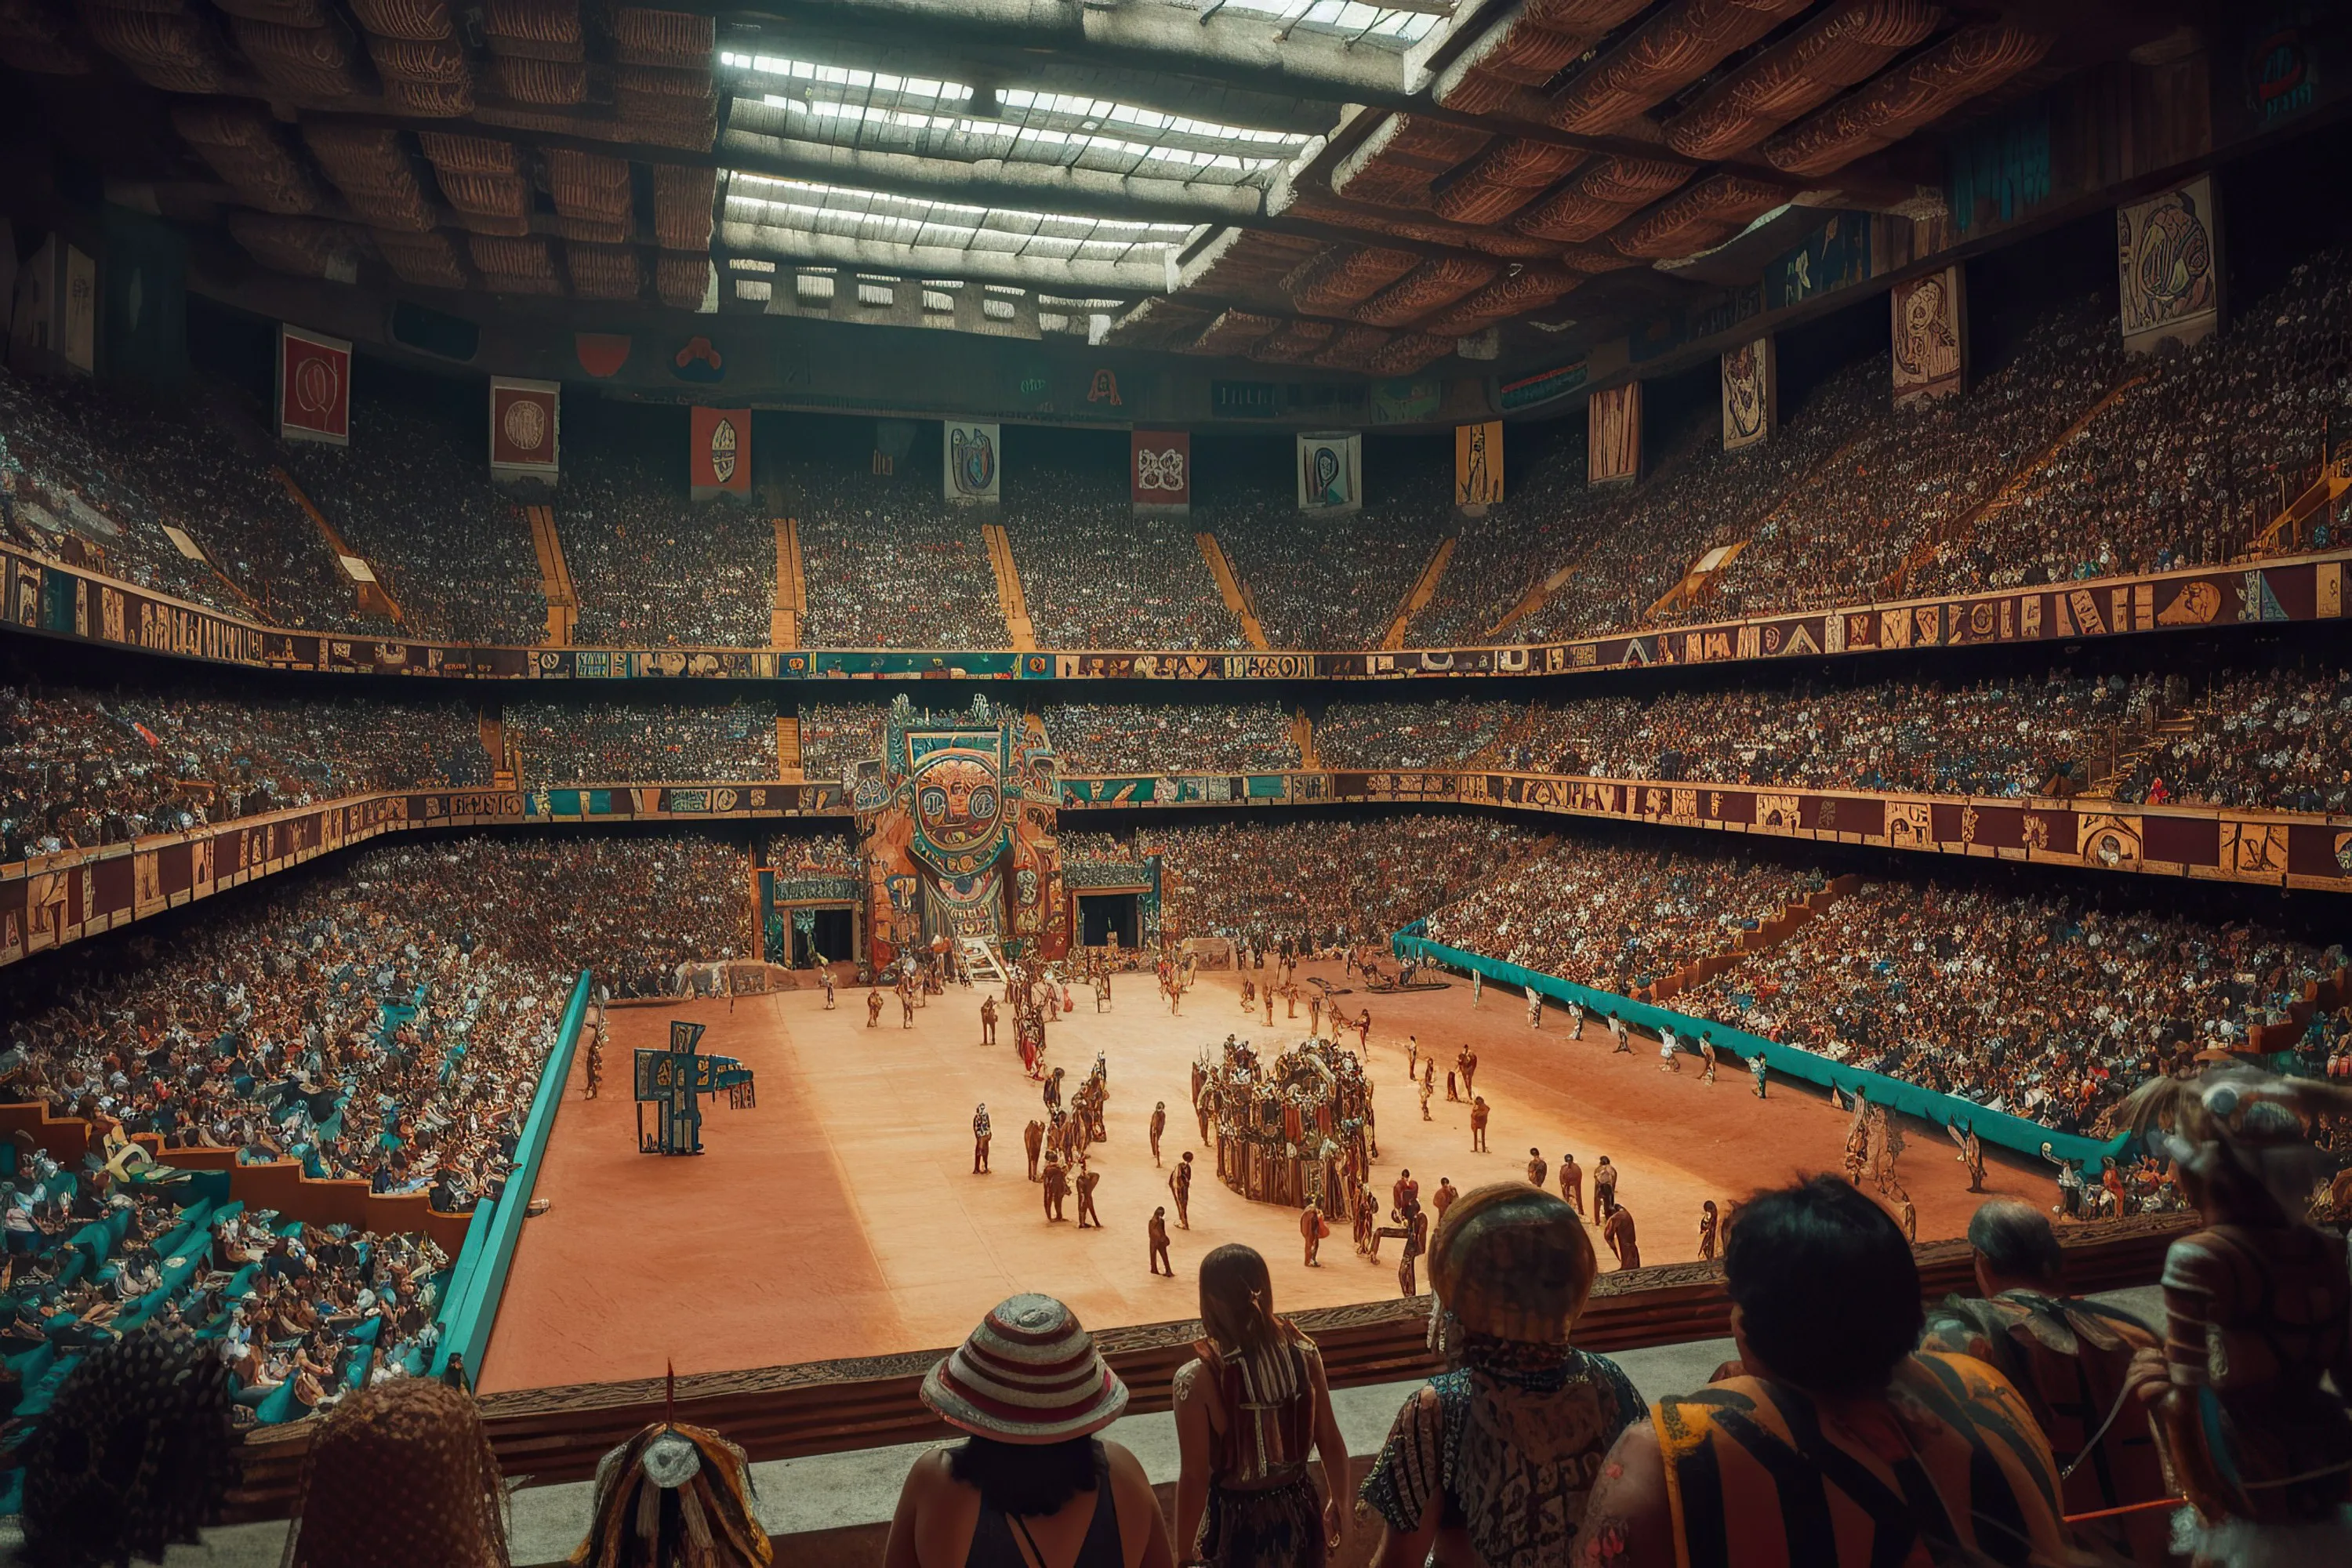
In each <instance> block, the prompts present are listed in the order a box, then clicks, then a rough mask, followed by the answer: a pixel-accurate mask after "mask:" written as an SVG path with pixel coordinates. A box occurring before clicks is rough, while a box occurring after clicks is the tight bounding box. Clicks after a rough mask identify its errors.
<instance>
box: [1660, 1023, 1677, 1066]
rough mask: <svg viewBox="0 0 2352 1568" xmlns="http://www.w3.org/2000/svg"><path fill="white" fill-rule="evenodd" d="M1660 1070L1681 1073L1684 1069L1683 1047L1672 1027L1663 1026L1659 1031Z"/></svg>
mask: <svg viewBox="0 0 2352 1568" xmlns="http://www.w3.org/2000/svg"><path fill="white" fill-rule="evenodd" d="M1658 1070H1659V1071H1660V1072H1670V1073H1680V1072H1681V1071H1682V1070H1683V1053H1682V1047H1681V1045H1680V1044H1679V1043H1677V1042H1676V1040H1675V1032H1674V1031H1673V1030H1672V1029H1663V1028H1662V1029H1660V1030H1659V1031H1658Z"/></svg>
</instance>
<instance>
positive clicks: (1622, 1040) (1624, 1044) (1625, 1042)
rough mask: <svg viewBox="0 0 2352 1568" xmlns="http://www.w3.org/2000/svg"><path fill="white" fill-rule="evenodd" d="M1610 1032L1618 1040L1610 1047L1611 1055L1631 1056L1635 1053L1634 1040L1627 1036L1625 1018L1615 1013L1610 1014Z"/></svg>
mask: <svg viewBox="0 0 2352 1568" xmlns="http://www.w3.org/2000/svg"><path fill="white" fill-rule="evenodd" d="M1609 1033H1610V1034H1611V1035H1612V1036H1613V1037H1615V1038H1616V1041H1617V1043H1616V1044H1615V1045H1614V1046H1612V1047H1610V1050H1609V1054H1610V1055H1611V1056H1612V1057H1630V1056H1632V1055H1633V1041H1632V1040H1630V1039H1628V1038H1626V1037H1625V1020H1624V1019H1622V1018H1621V1017H1619V1016H1617V1015H1616V1014H1614V1013H1612V1014H1610V1015H1609Z"/></svg>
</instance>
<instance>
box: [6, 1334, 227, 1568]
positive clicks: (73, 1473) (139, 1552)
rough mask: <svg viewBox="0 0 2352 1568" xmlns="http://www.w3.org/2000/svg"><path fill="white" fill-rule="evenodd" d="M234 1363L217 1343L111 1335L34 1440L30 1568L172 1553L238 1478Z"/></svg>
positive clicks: (29, 1454) (88, 1565) (215, 1510)
mask: <svg viewBox="0 0 2352 1568" xmlns="http://www.w3.org/2000/svg"><path fill="white" fill-rule="evenodd" d="M232 1408H233V1405H232V1401H231V1400H230V1397H229V1384H228V1369H227V1368H226V1366H224V1365H222V1363H221V1361H220V1358H219V1357H218V1356H217V1355H216V1354H215V1353H214V1351H213V1347H212V1346H210V1345H209V1344H199V1343H197V1342H194V1341H193V1340H167V1339H165V1338H164V1337H163V1334H162V1333H161V1332H159V1331H154V1330H143V1331H139V1332H136V1333H133V1334H131V1335H130V1336H129V1337H128V1338H125V1339H121V1340H118V1341H114V1342H110V1343H107V1344H101V1345H100V1346H98V1347H97V1348H96V1349H94V1350H92V1351H90V1352H89V1353H88V1354H86V1355H85V1356H83V1358H82V1360H81V1363H80V1364H79V1366H77V1367H75V1368H74V1370H73V1371H72V1373H69V1374H68V1376H67V1378H66V1380H65V1383H64V1384H63V1385H62V1386H61V1387H59V1388H58V1393H57V1398H56V1400H55V1401H54V1402H53V1403H52V1404H51V1405H50V1406H49V1408H48V1411H47V1414H46V1415H43V1416H42V1417H41V1419H40V1424H39V1425H38V1426H36V1427H34V1428H33V1432H32V1435H31V1436H28V1437H26V1439H25V1440H24V1444H23V1447H21V1448H20V1449H19V1450H18V1453H17V1457H18V1458H20V1459H21V1460H22V1461H23V1463H24V1466H25V1502H24V1521H25V1544H24V1548H23V1552H22V1561H23V1562H24V1563H26V1564H27V1565H28V1568H98V1565H99V1564H100V1563H127V1562H129V1561H130V1560H131V1558H132V1557H133V1556H138V1557H142V1558H144V1559H146V1560H147V1561H149V1562H151V1563H160V1562H162V1561H163V1552H164V1549H165V1548H166V1547H168V1546H170V1545H172V1544H173V1543H174V1542H191V1543H193V1542H195V1540H196V1539H197V1533H196V1532H197V1531H198V1530H200V1529H201V1528H202V1527H203V1526H205V1525H207V1524H210V1523H212V1522H213V1521H215V1519H216V1518H217V1517H218V1515H219V1512H220V1505H221V1500H222V1499H223V1498H224V1497H226V1495H227V1493H228V1489H230V1488H231V1487H233V1486H235V1485H236V1480H237V1473H238V1464H237V1457H238V1445H237V1440H236V1430H235V1428H234V1426H232V1423H231V1414H230V1413H231V1410H232Z"/></svg>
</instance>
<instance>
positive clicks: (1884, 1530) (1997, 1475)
mask: <svg viewBox="0 0 2352 1568" xmlns="http://www.w3.org/2000/svg"><path fill="white" fill-rule="evenodd" d="M1723 1268H1724V1279H1725V1283H1726V1286H1727V1289H1728V1290H1729V1292H1730V1296H1731V1301H1732V1318H1731V1333H1732V1340H1733V1342H1734V1343H1735V1344H1737V1345H1738V1350H1739V1361H1738V1373H1737V1374H1736V1375H1733V1376H1731V1377H1729V1378H1727V1379H1724V1380H1719V1381H1718V1382H1717V1383H1716V1384H1714V1385H1713V1386H1712V1387H1711V1388H1709V1389H1707V1390H1705V1391H1703V1392H1702V1393H1701V1394H1695V1395H1690V1396H1686V1397H1684V1398H1678V1399H1665V1400H1662V1401H1660V1402H1659V1403H1658V1405H1656V1406H1655V1407H1654V1409H1653V1410H1652V1412H1651V1418H1650V1420H1649V1421H1647V1422H1639V1423H1636V1424H1634V1425H1633V1426H1628V1427H1626V1428H1625V1431H1624V1435H1623V1436H1621V1437H1619V1438H1618V1439H1617V1441H1616V1446H1615V1447H1612V1449H1611V1450H1610V1451H1609V1458H1608V1459H1607V1461H1606V1463H1605V1464H1604V1465H1603V1466H1602V1468H1601V1479H1600V1481H1599V1482H1598V1483H1597V1484H1596V1485H1595V1486H1594V1488H1593V1490H1592V1496H1591V1502H1590V1505H1589V1510H1588V1513H1587V1525H1588V1528H1587V1530H1586V1531H1585V1534H1584V1537H1583V1541H1582V1542H1581V1545H1582V1550H1581V1552H1580V1553H1579V1555H1578V1558H1577V1561H1578V1562H1580V1563H1622V1564H1625V1565H1627V1568H1665V1565H1671V1564H1677V1563H1730V1562H1741V1561H1746V1560H1747V1559H1748V1555H1750V1553H1749V1552H1746V1551H1743V1550H1741V1549H1739V1548H1738V1546H1737V1545H1736V1543H1735V1542H1732V1541H1731V1540H1730V1539H1728V1538H1727V1533H1726V1532H1727V1530H1737V1531H1739V1532H1741V1533H1742V1534H1748V1533H1751V1532H1752V1533H1753V1535H1754V1536H1755V1537H1756V1539H1757V1540H1758V1542H1759V1545H1758V1546H1757V1547H1756V1549H1755V1550H1756V1551H1757V1552H1762V1551H1765V1550H1770V1551H1771V1552H1773V1553H1774V1554H1775V1555H1776V1556H1777V1555H1778V1554H1779V1552H1780V1551H1782V1550H1784V1549H1785V1551H1786V1553H1787V1558H1788V1561H1790V1562H1791V1563H1796V1562H1802V1563H1809V1564H1811V1563H1818V1564H1822V1565H1823V1568H1829V1565H1832V1564H1835V1565H1836V1568H1862V1565H1863V1564H1866V1563H1886V1562H1902V1561H1905V1560H1906V1559H1907V1558H1908V1557H1909V1556H1911V1555H1912V1554H1913V1553H1914V1552H1918V1551H1920V1550H1922V1549H1923V1545H1922V1543H1923V1542H1940V1543H1941V1544H1942V1546H1943V1547H1944V1548H1946V1549H1948V1550H1951V1551H1956V1552H1961V1553H1964V1554H1978V1553H1981V1554H1983V1555H1986V1556H1992V1555H1995V1554H1998V1555H1999V1556H2000V1557H2003V1558H2006V1559H2009V1560H2012V1561H2014V1560H2020V1559H2021V1558H2023V1557H2024V1556H2026V1555H2027V1554H2029V1553H2030V1554H2031V1555H2032V1557H2033V1558H2034V1559H2035V1560H2036V1561H2042V1562H2052V1563H2055V1562H2060V1561H2063V1560H2064V1559H2065V1557H2066V1556H2067V1554H2068V1553H2069V1552H2070V1551H2071V1542H2070V1538H2069V1536H2068V1534H2067V1530H2066V1526H2065V1524H2064V1522H2063V1521H2062V1520H2061V1519H2060V1518H2059V1515H2058V1510H2057V1506H2056V1504H2057V1497H2058V1471H2057V1467H2056V1465H2055V1464H2053V1462H2052V1460H2051V1457H2050V1445H2049V1442H2048V1440H2047V1439H2046V1438H2044V1437H2043V1436H2042V1434H2041V1432H2040V1431H2039V1430H2038V1429H2036V1428H2035V1427H2034V1426H2033V1425H2032V1423H2031V1422H2030V1421H2028V1420H2025V1419H2024V1418H2023V1417H2024V1411H2023V1409H2022V1407H2021V1405H2020V1404H2019V1402H2018V1399H2017V1395H2016V1393H2015V1392H2014V1391H2013V1390H2012V1389H2011V1388H2010V1386H2009V1384H2006V1383H2004V1382H2003V1381H2002V1380H2001V1378H2000V1374H1999V1373H1995V1372H1994V1371H1993V1370H1992V1369H1991V1368H1990V1367H1988V1366H1986V1365H1984V1364H1982V1363H1979V1362H1974V1361H1971V1360H1969V1359H1968V1358H1967V1357H1965V1356H1955V1355H1949V1354H1946V1353H1943V1352H1934V1351H1923V1352H1916V1353H1914V1352H1913V1350H1912V1346H1913V1344H1914V1343H1915V1342H1916V1340H1917V1338H1918V1334H1919V1330H1920V1326H1921V1311H1920V1307H1919V1270H1918V1268H1917V1266H1916V1264H1915V1263H1914V1262H1913V1261H1912V1258H1911V1247H1910V1245H1909V1244H1908V1243H1907V1242H1906V1241H1905V1240H1904V1239H1903V1233H1902V1232H1901V1231H1900V1230H1899V1229H1897V1228H1896V1226H1895V1221H1894V1220H1893V1219H1892V1218H1891V1217H1889V1216H1888V1215H1887V1214H1886V1212H1885V1210H1884V1209H1882V1208H1880V1207H1879V1206H1878V1205H1876V1204H1875V1203H1874V1202H1873V1201H1871V1199H1869V1198H1868V1197H1866V1196H1864V1194H1862V1193H1861V1192H1860V1191H1858V1190H1857V1189H1855V1188H1854V1187H1853V1186H1851V1185H1849V1184H1846V1183H1844V1182H1843V1181H1840V1180H1838V1179H1837V1178H1835V1177H1833V1176H1816V1177H1814V1178H1812V1179H1811V1181H1808V1182H1804V1183H1801V1184H1798V1185H1796V1186H1793V1187H1786V1188H1781V1189H1780V1190H1777V1191H1771V1192H1765V1193H1760V1194H1758V1195H1756V1196H1755V1197H1753V1198H1750V1199H1749V1200H1748V1202H1747V1203H1745V1204H1742V1205H1740V1206H1739V1207H1738V1209H1737V1210H1736V1211H1734V1213H1733V1215H1732V1218H1731V1225H1730V1231H1729V1236H1728V1237H1727V1244H1726V1247H1725V1249H1724V1261H1723ZM1735 1412H1736V1413H1737V1415H1735ZM1783 1537H1785V1547H1784V1545H1783ZM1761 1542H1769V1543H1770V1545H1769V1548H1767V1547H1766V1546H1764V1545H1762V1544H1761Z"/></svg>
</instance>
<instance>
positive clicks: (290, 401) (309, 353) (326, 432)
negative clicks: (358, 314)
mask: <svg viewBox="0 0 2352 1568" xmlns="http://www.w3.org/2000/svg"><path fill="white" fill-rule="evenodd" d="M278 437H279V439H281V440H287V441H324V442H326V443H328V444H329V445H330V446H335V447H348V446H350V445H351V444H352V345H351V344H349V343H347V342H344V341H343V340H342V339H341V338H330V337H326V336H323V335H321V334H320V333H318V332H306V331H302V329H301V328H299V327H289V326H287V325H285V324H284V323H283V322H280V323H279V325H278Z"/></svg>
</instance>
